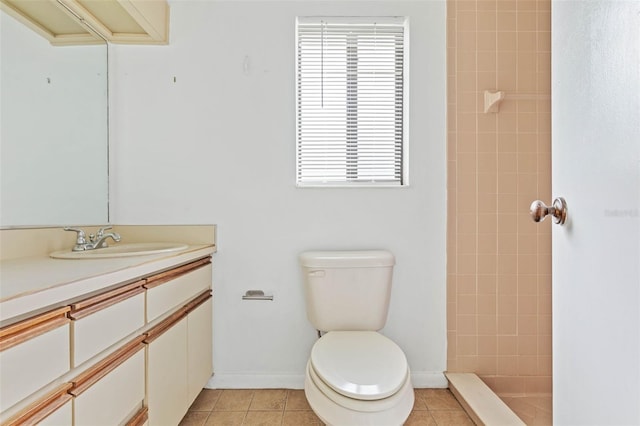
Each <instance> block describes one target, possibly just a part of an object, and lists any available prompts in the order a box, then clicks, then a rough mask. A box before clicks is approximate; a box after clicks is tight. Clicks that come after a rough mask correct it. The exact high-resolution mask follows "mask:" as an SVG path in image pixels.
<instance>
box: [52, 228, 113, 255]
mask: <svg viewBox="0 0 640 426" xmlns="http://www.w3.org/2000/svg"><path fill="white" fill-rule="evenodd" d="M111 228H113V227H112V226H103V227H102V228H100V229H99V230H98V233H97V234H89V241H87V234H85V232H84V231H83V230H82V229H80V228H72V227H69V226H68V227H65V228H64V230H65V231H74V232H76V233H77V234H78V235H77V237H76V245H75V246H73V249H72V250H73V251H85V250H95V249H99V248H105V247H108V246H107V238H111V239H113V241H115V242H118V241H120V234H118V233H117V232H109V233H108V234H105V233H104V231H106V230H109V229H111Z"/></svg>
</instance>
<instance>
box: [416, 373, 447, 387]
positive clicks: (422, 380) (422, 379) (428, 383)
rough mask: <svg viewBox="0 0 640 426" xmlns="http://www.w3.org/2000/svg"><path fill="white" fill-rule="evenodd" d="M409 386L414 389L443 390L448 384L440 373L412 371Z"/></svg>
mask: <svg viewBox="0 0 640 426" xmlns="http://www.w3.org/2000/svg"><path fill="white" fill-rule="evenodd" d="M411 384H412V385H413V387H414V388H433V389H445V388H446V387H447V386H448V385H449V383H448V382H447V378H446V377H445V375H444V373H442V372H439V373H438V372H430V371H417V372H416V371H412V372H411Z"/></svg>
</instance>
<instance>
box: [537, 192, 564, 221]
mask: <svg viewBox="0 0 640 426" xmlns="http://www.w3.org/2000/svg"><path fill="white" fill-rule="evenodd" d="M529 213H530V214H531V218H532V219H533V221H534V222H542V221H543V220H544V218H545V217H547V216H548V215H551V216H553V222H554V223H557V224H558V225H562V224H564V223H565V222H566V220H567V202H566V201H565V200H564V198H562V197H558V198H556V199H555V200H553V204H552V205H551V206H546V205H545V204H544V203H543V202H542V201H540V200H536V201H534V202H533V203H531V207H530V208H529Z"/></svg>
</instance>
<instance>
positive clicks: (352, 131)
mask: <svg viewBox="0 0 640 426" xmlns="http://www.w3.org/2000/svg"><path fill="white" fill-rule="evenodd" d="M405 51H406V49H405V19H404V18H335V17H327V18H319V17H314V18H298V20H297V70H296V71H297V72H296V74H297V79H296V80H297V81H296V83H297V87H296V90H297V184H298V185H299V186H318V185H320V186H322V185H329V186H331V185H344V184H347V185H375V184H381V185H396V186H401V185H405V184H406V176H405V174H406V173H405V170H406V167H405V155H406V150H405V149H404V145H405V143H406V141H405V129H404V127H405V126H404V124H405V112H406V111H405V90H406V84H405V79H404V75H405V68H406V64H405Z"/></svg>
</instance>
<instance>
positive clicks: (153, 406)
mask: <svg viewBox="0 0 640 426" xmlns="http://www.w3.org/2000/svg"><path fill="white" fill-rule="evenodd" d="M147 357H148V358H147V383H148V388H147V402H148V406H149V424H150V425H152V426H153V425H161V426H165V425H177V424H178V423H180V420H181V419H182V417H184V415H185V414H186V413H187V409H188V408H189V401H188V399H187V395H188V392H187V362H188V358H187V318H186V317H183V318H182V319H181V320H180V321H178V322H176V323H175V324H174V325H173V326H172V327H171V328H169V329H167V330H166V331H164V332H163V333H162V334H160V335H159V336H157V337H156V338H154V340H153V341H151V342H149V345H148V348H147Z"/></svg>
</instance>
